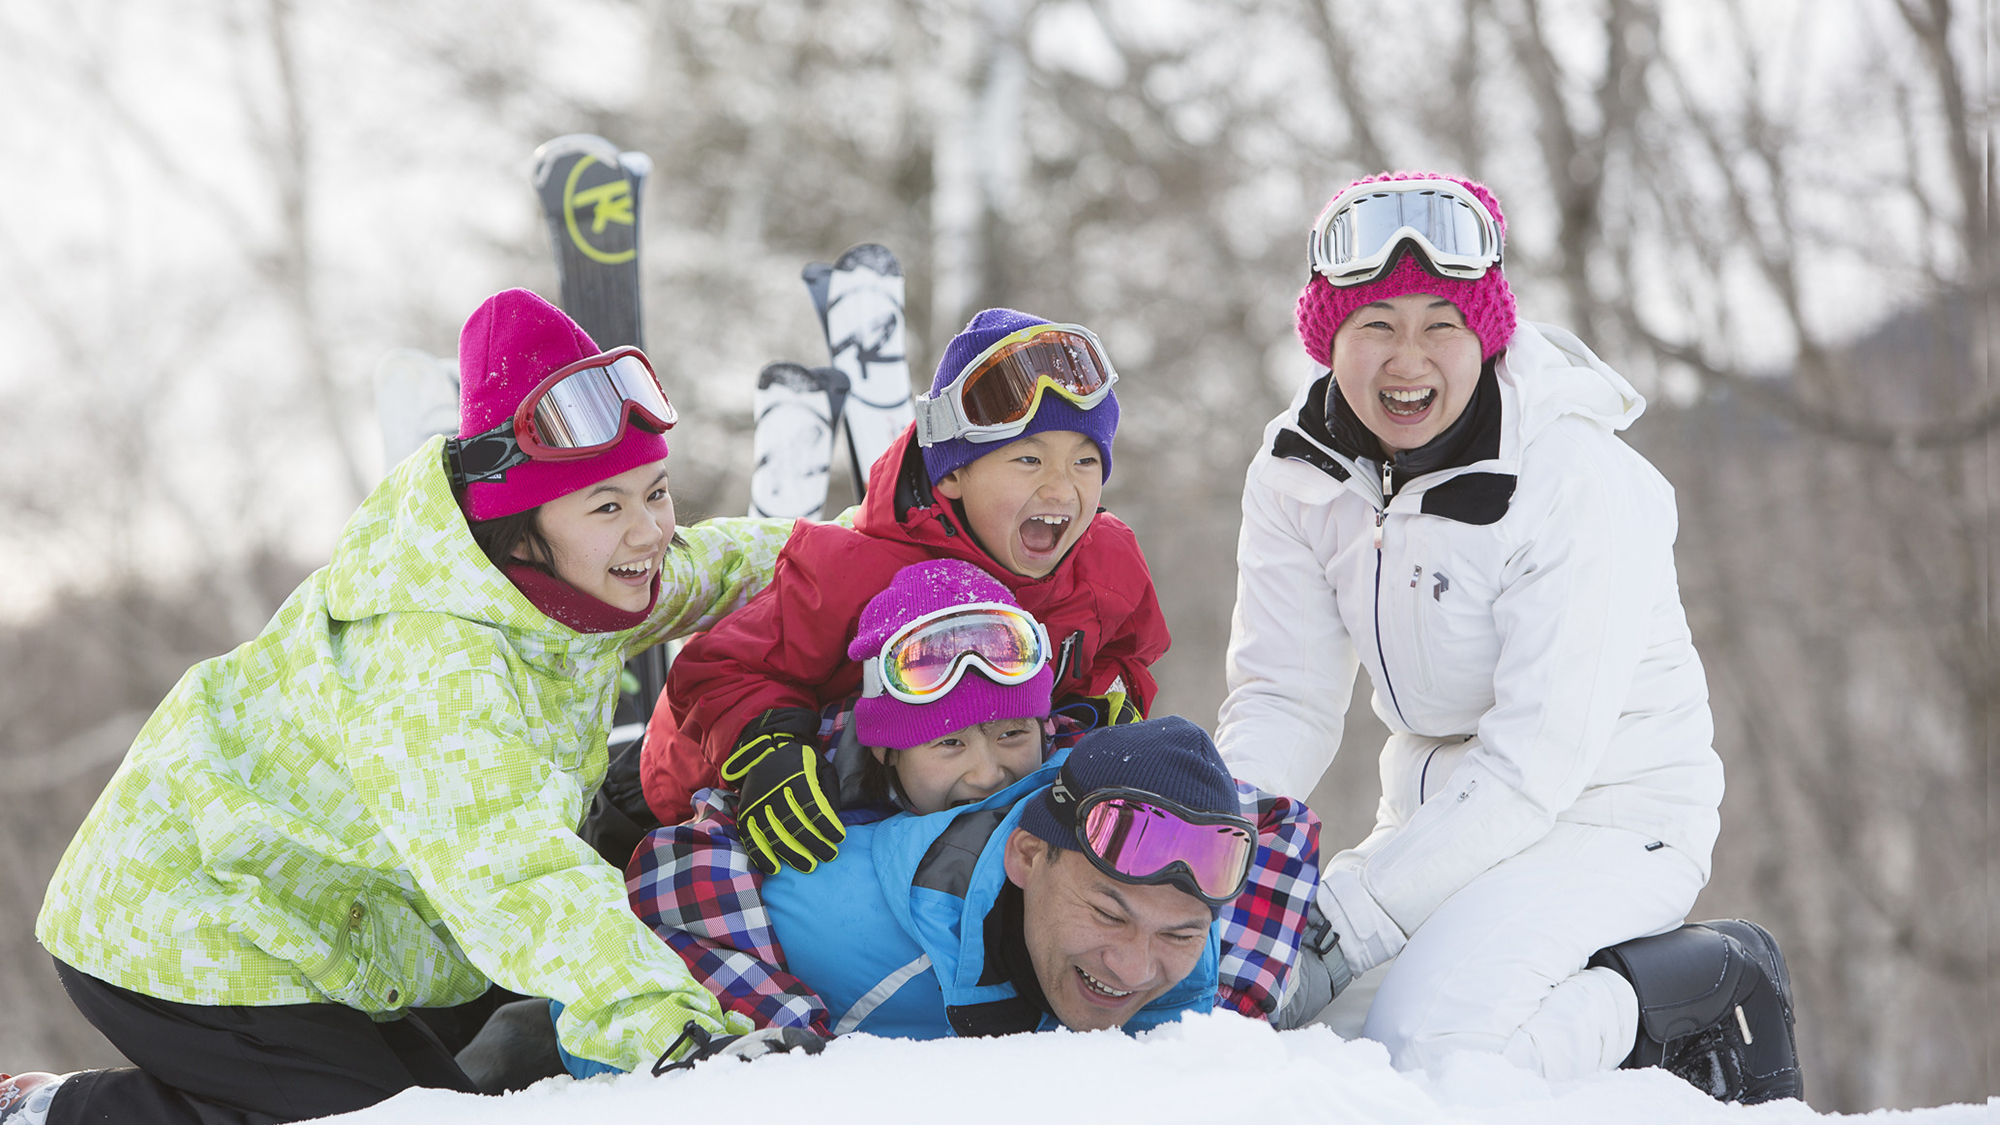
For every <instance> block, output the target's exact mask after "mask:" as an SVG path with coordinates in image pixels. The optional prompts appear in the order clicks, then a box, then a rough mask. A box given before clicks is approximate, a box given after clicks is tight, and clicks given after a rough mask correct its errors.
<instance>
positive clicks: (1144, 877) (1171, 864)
mask: <svg viewBox="0 0 2000 1125" xmlns="http://www.w3.org/2000/svg"><path fill="white" fill-rule="evenodd" d="M1048 801H1049V808H1050V811H1052V812H1053V813H1055V816H1056V819H1057V821H1058V822H1060V821H1063V820H1068V821H1069V822H1070V823H1071V824H1072V825H1073V826H1074V827H1075V829H1076V840H1077V843H1078V845H1080V847H1081V850H1082V851H1083V854H1084V855H1086V856H1088V857H1089V858H1090V862H1091V864H1092V865H1093V866H1095V867H1096V868H1097V869H1098V870H1099V871H1102V872H1104V873H1105V874H1106V875H1109V876H1111V877H1112V878H1113V879H1116V880H1118V881H1119V882H1121V883H1134V884H1138V885H1141V886H1150V885H1152V884H1156V883H1167V884H1171V885H1172V886H1174V887H1175V888H1177V889H1179V890H1182V891H1185V892H1187V893H1188V894H1191V895H1193V896H1194V897H1196V898H1198V899H1200V900H1201V901H1203V902H1205V903H1207V904H1208V905H1210V906H1225V905H1227V904H1229V903H1231V902H1234V901H1236V897H1237V896H1238V895H1240V894H1242V893H1243V887H1244V885H1245V884H1246V883H1248V882H1249V881H1250V861H1251V859H1253V858H1254V857H1255V856H1256V854H1257V831H1256V829H1255V828H1254V827H1252V826H1251V824H1250V822H1249V820H1247V819H1245V818H1244V817H1242V816H1239V815H1237V814H1235V813H1216V812H1202V811H1200V810H1197V809H1190V808H1188V807H1187V806H1186V805H1183V804H1181V803H1180V802H1178V801H1172V800H1168V799H1167V798H1165V797H1162V796H1160V795H1159V794H1157V793H1148V792H1146V791H1145V790H1143V789H1123V788H1104V789H1093V790H1091V791H1089V792H1087V793H1086V792H1083V791H1082V788H1081V787H1080V786H1079V785H1078V784H1077V782H1076V778H1075V776H1074V775H1072V774H1071V773H1070V771H1069V766H1068V765H1066V764H1065V765H1064V766H1063V768H1062V771H1061V772H1060V773H1058V774H1057V775H1056V781H1055V784H1054V785H1052V786H1050V787H1049V794H1048Z"/></svg>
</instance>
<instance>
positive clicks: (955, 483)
mask: <svg viewBox="0 0 2000 1125" xmlns="http://www.w3.org/2000/svg"><path fill="white" fill-rule="evenodd" d="M937 491H938V495H939V496H942V497H944V498H945V499H947V500H963V499H965V467H964V466H963V465H961V466H959V467H958V468H956V469H953V470H952V471H950V472H948V473H946V474H945V475H944V479H943V480H941V481H939V482H937Z"/></svg>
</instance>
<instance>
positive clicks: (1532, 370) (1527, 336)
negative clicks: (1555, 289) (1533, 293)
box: [1499, 321, 1646, 444]
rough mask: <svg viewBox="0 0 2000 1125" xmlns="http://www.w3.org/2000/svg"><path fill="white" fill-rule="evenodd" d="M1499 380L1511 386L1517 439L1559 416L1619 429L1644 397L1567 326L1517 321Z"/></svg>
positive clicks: (1531, 435) (1641, 410) (1527, 436)
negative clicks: (1585, 419)
mask: <svg viewBox="0 0 2000 1125" xmlns="http://www.w3.org/2000/svg"><path fill="white" fill-rule="evenodd" d="M1499 375H1500V384H1501V386H1502V387H1511V388H1512V389H1513V398H1514V401H1515V405H1516V408H1517V410H1518V418H1519V422H1518V426H1519V434H1520V438H1519V440H1520V442H1521V443H1522V444H1526V443H1528V442H1530V441H1533V440H1534V439H1535V435H1536V434H1539V433H1541V432H1542V430H1543V429H1545V428H1546V427H1547V426H1548V425H1549V423H1551V422H1553V421H1555V420H1556V419H1557V418H1560V417H1563V416H1564V415H1575V416H1577V417H1579V418H1587V419H1589V420H1590V421H1593V422H1596V423H1597V424H1598V425H1600V426H1603V427H1604V428H1606V429H1608V430H1613V431H1616V430H1622V429H1624V428H1625V427H1627V426H1629V425H1631V424H1632V423H1633V422H1634V421H1637V420H1638V417H1639V415H1641V414H1643V413H1645V412H1646V400H1645V398H1644V397H1643V396H1641V395H1640V394H1639V392H1638V391H1636V390H1634V389H1633V388H1632V384H1631V383H1630V382H1627V381H1626V379H1625V376H1623V375H1620V374H1619V373H1618V372H1616V371H1613V370H1612V369H1611V367H1610V366H1609V365H1608V364H1606V363H1605V362H1604V361H1603V360H1601V359H1599V358H1597V354H1596V353H1595V352H1592V351H1591V350H1590V348H1588V347H1587V346H1585V345H1584V343H1583V341H1581V340H1579V339H1577V338H1576V336H1575V335H1574V334H1572V333H1571V332H1570V331H1569V330H1568V329H1564V328H1557V327H1556V326H1555V325H1553V324H1530V323H1528V322H1526V321H1522V322H1521V323H1520V324H1519V325H1518V326H1517V327H1516V329H1515V331H1514V337H1513V339H1511V340H1509V341H1508V343H1507V350H1506V351H1505V352H1504V353H1502V355H1501V356H1500V365H1499Z"/></svg>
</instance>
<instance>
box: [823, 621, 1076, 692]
mask: <svg viewBox="0 0 2000 1125" xmlns="http://www.w3.org/2000/svg"><path fill="white" fill-rule="evenodd" d="M1048 662H1049V634H1048V630H1047V629H1045V628H1043V627H1042V623H1041V622H1039V621H1037V620H1035V619H1034V618H1033V617H1031V616H1029V615H1028V614H1027V613H1026V612H1025V611H1023V610H1021V609H1018V608H1016V607H1014V606H1011V605H1005V604H1003V603H1000V602H968V603H966V604H964V605H955V606H948V607H946V608H944V609H940V610H935V611H933V612H930V613H926V614H924V615H923V616H922V617H918V618H916V619H915V620H913V621H911V622H909V623H908V624H906V625H904V626H903V627H902V628H900V629H898V630H896V632H894V633H893V634H891V635H890V637H889V640H888V642H887V643H886V644H884V645H883V646H882V652H881V655H879V656H871V657H869V658H868V659H867V660H865V661H862V664H861V694H862V695H863V696H864V697H867V698H874V697H875V696H879V695H889V696H893V697H895V698H896V699H900V700H902V701H903V702H905V703H929V702H931V701H933V700H936V699H940V698H942V697H943V696H945V695H946V694H948V693H949V692H950V691H951V689H952V688H954V687H957V686H958V681H960V680H961V679H964V678H965V673H966V671H967V670H968V669H971V668H978V669H979V670H980V671H981V672H983V673H985V675H986V678H987V679H990V680H992V681H993V682H994V683H996V684H1001V685H1008V684H1019V683H1025V682H1027V681H1028V680H1031V679H1033V678H1034V676H1035V674H1036V673H1038V672H1040V671H1041V670H1042V669H1043V667H1045V666H1046V665H1047V664H1048Z"/></svg>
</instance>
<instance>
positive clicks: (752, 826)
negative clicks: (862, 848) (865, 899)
mask: <svg viewBox="0 0 2000 1125" xmlns="http://www.w3.org/2000/svg"><path fill="white" fill-rule="evenodd" d="M818 734H819V715H818V714H817V713H815V712H813V711H809V710H807V709H806V708H803V707H777V708H773V709H771V710H769V711H766V712H764V713H763V714H762V715H759V716H758V717H757V718H755V719H753V720H751V722H750V724H749V725H748V726H746V727H744V728H743V734H742V736H741V737H740V738H739V739H738V740H737V744H736V750H735V751H734V752H733V753H731V754H730V755H729V757H728V758H726V759H724V760H723V763H722V780H723V783H724V784H726V785H728V786H730V787H731V788H734V789H735V790H736V793H737V796H738V797H739V803H738V806H737V815H736V822H737V825H738V827H739V828H741V830H742V833H743V843H744V846H745V847H746V848H747V849H748V850H749V852H750V860H751V862H752V863H755V864H756V865H757V869H758V870H759V871H762V872H763V873H764V874H766V875H772V874H776V873H777V870H778V865H779V864H780V863H782V864H785V865H786V866H788V867H794V868H797V869H798V870H800V871H806V872H810V871H811V870H812V869H813V868H815V867H818V866H819V865H820V864H821V863H822V862H824V861H826V860H829V859H832V858H833V857H834V856H835V855H837V854H839V851H840V842H841V841H842V840H844V839H846V838H847V827H846V826H845V825H843V824H841V823H840V782H839V780H838V779H837V777H836V776H835V774H834V771H833V766H832V765H830V764H829V763H828V762H827V761H826V759H824V758H822V757H820V754H819V747H818V745H817V742H816V739H817V735H818Z"/></svg>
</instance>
